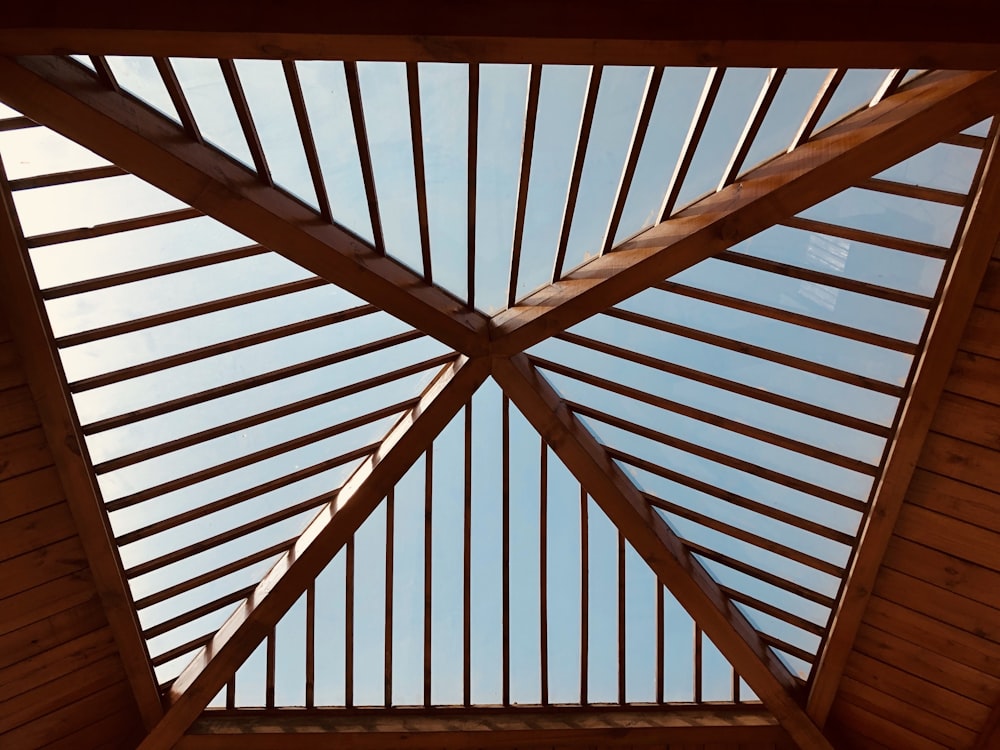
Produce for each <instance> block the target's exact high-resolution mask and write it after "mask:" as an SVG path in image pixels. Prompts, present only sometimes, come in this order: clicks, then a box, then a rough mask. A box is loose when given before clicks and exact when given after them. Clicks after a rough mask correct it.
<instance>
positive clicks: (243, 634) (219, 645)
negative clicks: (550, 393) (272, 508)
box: [141, 359, 489, 750]
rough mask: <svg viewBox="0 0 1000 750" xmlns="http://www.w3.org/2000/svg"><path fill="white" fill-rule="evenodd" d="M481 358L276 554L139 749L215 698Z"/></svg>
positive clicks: (160, 741)
mask: <svg viewBox="0 0 1000 750" xmlns="http://www.w3.org/2000/svg"><path fill="white" fill-rule="evenodd" d="M488 369H489V363H488V361H487V360H482V359H480V360H462V361H459V362H456V363H455V364H454V365H452V366H451V367H449V368H447V369H446V370H445V371H443V372H442V373H441V374H439V375H438V377H437V378H436V379H435V381H434V382H433V383H431V385H429V386H428V387H427V389H426V390H425V392H424V394H423V395H422V396H421V399H420V402H419V403H418V404H417V406H415V407H414V408H413V409H412V410H411V411H410V412H408V413H407V414H406V415H404V417H403V418H402V419H401V420H400V422H399V423H398V424H397V425H396V427H394V428H393V430H392V431H391V432H390V433H389V435H388V436H387V437H386V438H385V440H384V441H383V442H382V446H381V448H380V450H379V451H378V452H377V453H375V454H373V455H372V456H371V457H369V458H368V459H367V460H366V461H365V462H364V463H363V464H362V465H361V467H359V468H358V469H357V470H356V471H355V472H354V474H353V475H352V476H351V478H350V479H349V480H348V481H347V482H346V483H345V484H344V485H343V486H342V487H341V489H340V491H339V493H338V495H337V496H336V498H335V499H334V500H333V501H332V502H330V503H329V504H327V505H326V506H325V507H324V508H323V509H322V510H321V511H320V513H319V515H318V516H317V517H316V518H315V520H313V522H312V523H310V525H309V526H308V527H307V528H306V530H305V531H304V532H303V533H302V535H301V536H300V537H299V538H298V539H297V540H296V542H295V545H294V547H293V549H292V550H291V551H290V552H289V553H286V554H284V555H282V556H281V557H280V558H279V559H278V561H277V562H276V563H275V565H274V567H273V568H272V569H271V570H270V571H269V572H268V573H267V575H266V576H265V577H264V579H263V580H262V581H261V582H260V584H259V585H258V586H257V589H256V590H255V591H254V593H253V594H252V595H251V596H250V597H249V599H248V600H247V601H246V602H245V603H244V604H243V605H241V606H240V607H239V608H238V609H237V610H236V612H234V614H233V615H232V616H231V617H230V618H229V619H228V620H227V621H226V623H225V624H224V625H223V626H222V627H221V629H220V630H219V631H218V633H216V635H215V636H214V637H213V638H212V641H211V642H210V643H209V644H208V646H207V647H206V648H205V649H203V650H202V651H201V652H200V653H199V654H198V655H197V656H196V657H195V658H194V660H193V661H192V662H191V664H190V665H189V666H188V667H186V668H185V669H184V671H183V672H181V674H180V675H179V676H178V678H177V679H176V680H175V681H174V682H173V684H172V685H171V687H170V690H169V694H168V696H169V701H170V708H169V709H168V711H167V713H166V714H165V715H164V717H163V719H162V720H161V721H160V722H159V723H158V724H157V725H156V726H155V727H154V728H153V729H152V730H151V732H150V733H149V735H148V736H147V737H146V739H145V740H144V742H143V743H142V745H141V747H142V748H143V750H153V748H169V747H172V746H173V745H174V743H175V742H177V740H178V739H180V737H181V735H182V734H184V732H185V731H186V730H187V728H188V726H190V724H191V722H193V721H194V720H195V718H197V716H198V715H199V714H200V713H201V711H202V709H204V707H205V706H206V705H207V704H208V702H209V701H210V700H211V699H212V698H213V697H215V695H216V694H217V693H218V691H219V690H220V689H221V688H222V686H223V685H224V684H225V683H226V680H227V679H228V678H229V676H230V675H231V674H232V673H233V672H234V671H235V670H236V668H237V667H239V665H240V664H241V663H242V662H243V661H244V660H245V659H246V658H247V657H248V656H249V655H250V654H251V653H252V652H253V650H254V648H256V646H257V644H258V643H259V642H260V641H261V640H262V639H263V638H264V637H266V636H267V634H268V633H269V632H270V631H271V629H272V628H273V627H274V626H275V624H276V623H277V622H278V620H279V619H280V618H281V616H282V615H283V614H284V613H285V611H286V610H287V609H288V608H289V607H291V606H292V604H294V603H295V601H296V600H298V598H299V597H300V596H301V595H302V593H303V592H304V591H305V590H306V588H307V587H308V586H309V584H310V583H311V582H312V581H313V579H314V578H315V577H316V575H318V574H319V573H320V571H322V570H323V568H324V567H325V566H326V565H327V563H328V562H329V561H330V560H331V559H332V558H333V556H334V555H335V554H336V553H337V551H338V550H339V549H340V548H341V547H342V546H343V545H344V544H346V543H347V541H348V540H349V539H351V538H353V534H354V531H355V530H356V529H357V528H358V527H359V526H360V525H361V523H362V522H363V521H364V519H365V518H367V517H368V515H369V514H370V513H371V512H372V510H374V509H375V507H376V506H377V505H378V504H379V502H381V500H382V499H383V498H384V497H385V495H386V493H388V491H389V490H390V489H391V488H392V486H393V485H394V484H395V483H396V481H398V479H399V478H400V477H401V476H402V475H403V474H404V473H405V471H406V470H407V469H408V468H409V466H410V465H411V464H412V463H413V461H414V460H416V458H417V457H418V456H419V455H420V454H421V453H422V452H423V451H424V449H425V448H426V446H427V445H428V444H429V443H430V441H431V440H432V439H433V438H434V436H435V435H436V434H437V433H438V432H439V431H440V430H441V429H443V428H444V426H445V425H446V424H447V423H448V422H449V421H450V419H451V418H452V417H453V416H454V415H455V414H457V413H458V410H459V409H460V408H461V407H462V406H463V405H464V404H465V403H466V401H468V400H469V398H471V396H472V394H473V392H474V391H475V390H476V388H478V387H479V385H480V384H481V383H482V381H483V380H484V379H485V378H486V376H487V374H488Z"/></svg>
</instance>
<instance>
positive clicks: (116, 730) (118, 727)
mask: <svg viewBox="0 0 1000 750" xmlns="http://www.w3.org/2000/svg"><path fill="white" fill-rule="evenodd" d="M140 739H142V727H141V726H139V724H138V723H136V721H135V711H134V709H133V708H132V706H131V705H129V704H127V703H126V704H125V705H124V707H122V708H120V709H119V710H118V711H116V712H114V713H112V714H109V715H107V716H101V717H94V721H92V722H90V723H87V724H81V725H80V728H79V729H77V730H76V731H74V732H71V733H70V734H67V735H66V736H65V737H62V738H60V739H58V740H56V741H54V742H50V743H48V744H47V745H45V750H81V748H95V749H96V748H112V747H120V748H132V747H135V746H136V745H137V744H139V740H140Z"/></svg>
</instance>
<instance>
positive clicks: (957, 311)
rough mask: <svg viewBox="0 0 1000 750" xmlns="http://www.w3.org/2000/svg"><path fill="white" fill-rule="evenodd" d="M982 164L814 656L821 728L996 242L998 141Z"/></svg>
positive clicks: (815, 709) (813, 708)
mask: <svg viewBox="0 0 1000 750" xmlns="http://www.w3.org/2000/svg"><path fill="white" fill-rule="evenodd" d="M994 132H997V129H996V128H994ZM985 158H986V167H985V170H984V172H983V176H982V179H981V180H980V183H979V186H978V189H977V192H976V194H975V196H974V197H973V199H972V204H971V205H972V208H971V211H970V213H969V218H968V220H967V221H966V224H965V226H964V228H963V230H962V235H961V238H960V240H959V242H958V247H957V250H956V253H955V258H954V260H953V262H952V264H951V267H950V270H949V272H948V277H947V279H946V280H945V281H944V284H943V286H942V288H941V290H942V291H941V302H940V304H939V305H938V308H937V311H936V312H935V313H934V317H933V320H932V321H931V323H930V327H929V329H928V334H927V343H926V345H925V347H924V352H923V356H922V357H921V358H920V361H919V364H918V365H917V369H916V371H915V375H914V377H913V381H912V386H911V388H910V393H909V396H908V397H907V399H906V403H905V405H904V406H903V411H902V416H901V418H900V420H899V425H898V428H897V430H896V436H895V438H894V440H893V442H892V444H891V446H890V447H889V452H888V454H887V459H886V463H885V469H884V471H883V473H882V478H881V480H880V481H879V484H878V486H877V488H876V489H875V492H874V494H873V495H872V501H871V509H870V510H869V512H868V515H867V518H866V519H865V523H864V527H863V529H862V531H861V536H860V541H859V547H858V552H857V554H856V555H855V557H854V560H853V562H852V564H851V566H850V570H849V573H848V578H847V583H846V585H845V586H844V591H843V594H842V597H841V603H840V607H839V609H838V610H837V613H836V615H835V617H834V620H833V623H832V625H831V629H830V635H829V637H828V638H827V642H826V644H825V645H824V648H823V650H822V652H821V653H820V655H819V657H820V658H819V661H818V662H817V667H816V676H815V679H814V680H813V686H812V689H811V691H810V695H809V702H808V709H809V714H810V716H812V717H813V719H814V720H815V721H816V722H817V724H819V725H821V726H822V725H823V724H824V723H825V721H826V718H827V715H828V714H829V711H830V707H831V705H832V704H833V700H834V697H835V695H836V692H837V687H838V685H839V683H840V677H841V674H842V673H843V671H844V666H845V664H846V662H847V658H848V655H849V654H850V652H851V649H852V647H853V644H854V637H855V634H856V633H857V630H858V626H859V625H860V623H861V620H862V617H863V616H864V612H865V608H866V607H867V604H868V597H869V596H870V594H871V591H872V588H873V586H874V585H875V577H876V575H877V574H878V570H879V567H880V566H881V564H882V557H883V556H884V554H885V550H886V546H887V545H888V543H889V539H890V538H891V537H892V533H893V529H894V527H895V525H896V519H897V517H898V515H899V511H900V508H901V507H902V505H903V502H904V500H905V499H906V493H907V489H908V487H909V484H910V477H911V476H912V474H913V470H914V468H915V467H916V464H917V459H918V458H919V457H920V453H921V450H922V449H923V446H924V439H925V438H926V436H927V432H928V430H929V429H930V425H931V422H932V421H933V419H934V414H935V412H936V411H937V406H938V401H939V399H940V397H941V393H942V391H943V390H944V384H945V381H946V380H947V378H948V374H949V372H950V371H951V365H952V361H953V360H954V358H955V352H956V351H957V350H958V344H959V341H960V339H961V337H962V332H963V331H964V330H965V325H966V321H967V320H968V318H969V314H970V312H971V311H972V307H973V304H974V302H975V298H976V292H977V291H978V290H979V286H980V283H981V282H982V279H983V275H984V274H985V272H986V268H987V266H988V264H989V260H990V255H991V254H992V252H993V251H994V249H995V248H996V247H997V242H998V240H1000V223H998V222H997V216H998V215H1000V140H998V139H997V138H996V136H994V140H993V142H992V145H991V146H990V152H989V153H988V155H987V156H986V157H985Z"/></svg>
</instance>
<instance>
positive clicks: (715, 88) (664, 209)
mask: <svg viewBox="0 0 1000 750" xmlns="http://www.w3.org/2000/svg"><path fill="white" fill-rule="evenodd" d="M725 74H726V69H725V68H712V69H711V70H709V71H708V77H707V78H706V79H705V87H704V88H703V89H702V91H701V99H700V100H699V101H698V106H697V107H696V108H695V111H694V115H693V117H692V118H691V127H690V128H689V129H688V133H687V137H686V138H685V139H684V145H683V147H682V148H681V154H680V158H679V159H678V160H677V165H676V166H675V167H674V174H673V176H672V177H671V178H670V185H669V186H668V187H667V192H666V194H665V195H664V196H663V205H662V206H660V219H659V220H660V221H661V222H662V221H666V220H667V219H668V218H670V214H672V213H673V212H674V208H675V207H676V205H677V198H678V196H680V193H681V188H682V187H683V185H684V180H685V178H687V174H688V170H689V169H690V168H691V162H692V161H693V160H694V155H695V152H696V151H697V150H698V144H699V143H700V142H701V136H702V134H703V133H704V132H705V126H706V125H707V124H708V118H709V116H710V115H711V114H712V107H713V106H714V105H715V99H716V97H717V96H718V95H719V88H720V87H721V86H722V79H723V77H724V76H725Z"/></svg>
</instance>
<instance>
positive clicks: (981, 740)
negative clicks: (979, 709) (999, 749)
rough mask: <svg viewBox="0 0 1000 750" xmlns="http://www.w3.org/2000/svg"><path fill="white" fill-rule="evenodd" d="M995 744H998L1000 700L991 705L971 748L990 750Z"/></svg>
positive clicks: (999, 737) (999, 734)
mask: <svg viewBox="0 0 1000 750" xmlns="http://www.w3.org/2000/svg"><path fill="white" fill-rule="evenodd" d="M997 744H1000V701H997V703H996V705H995V706H993V710H992V711H991V712H990V716H989V718H988V719H987V720H986V724H984V725H983V731H982V732H981V733H980V734H979V737H978V738H977V739H976V743H975V745H974V746H973V748H972V750H991V748H995V747H996V746H997Z"/></svg>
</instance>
